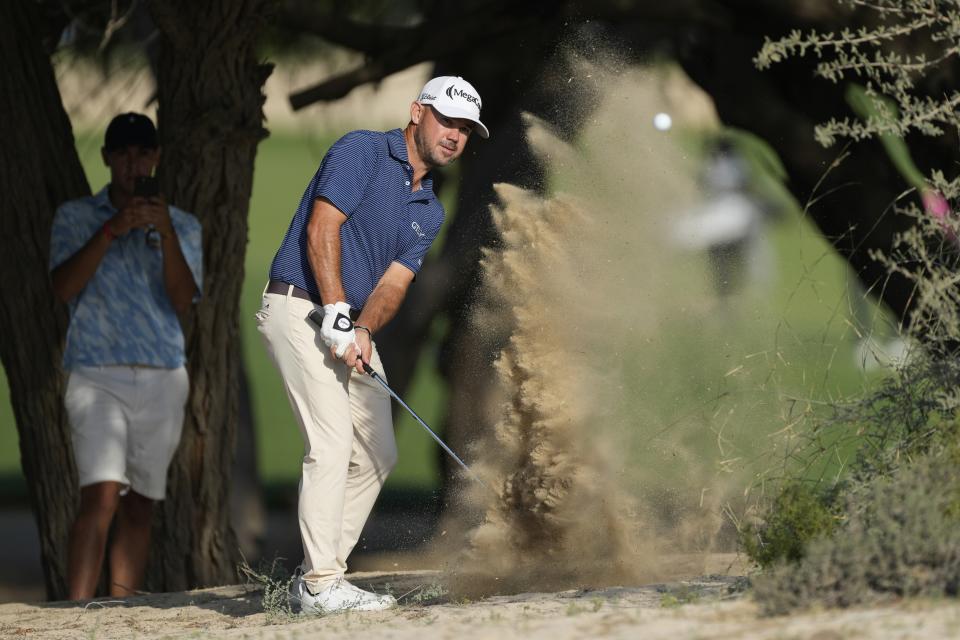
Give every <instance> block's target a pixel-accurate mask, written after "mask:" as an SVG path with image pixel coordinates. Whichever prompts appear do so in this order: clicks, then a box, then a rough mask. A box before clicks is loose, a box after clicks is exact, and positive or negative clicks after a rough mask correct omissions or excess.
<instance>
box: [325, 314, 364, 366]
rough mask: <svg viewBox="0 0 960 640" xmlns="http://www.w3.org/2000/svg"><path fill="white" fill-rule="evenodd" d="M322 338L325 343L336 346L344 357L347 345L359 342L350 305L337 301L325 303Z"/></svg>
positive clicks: (336, 350) (335, 350)
mask: <svg viewBox="0 0 960 640" xmlns="http://www.w3.org/2000/svg"><path fill="white" fill-rule="evenodd" d="M320 339H321V340H323V344H325V345H327V346H328V347H333V348H334V353H336V354H337V357H338V358H342V357H343V354H344V353H346V351H347V347H349V346H350V345H352V344H356V342H357V334H356V333H354V331H353V321H352V320H351V319H350V305H349V304H347V303H346V302H335V303H333V304H325V305H323V324H322V325H320Z"/></svg>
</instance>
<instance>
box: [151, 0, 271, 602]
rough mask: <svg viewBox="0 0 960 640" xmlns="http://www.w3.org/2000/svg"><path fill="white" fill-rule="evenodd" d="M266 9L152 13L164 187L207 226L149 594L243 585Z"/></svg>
mask: <svg viewBox="0 0 960 640" xmlns="http://www.w3.org/2000/svg"><path fill="white" fill-rule="evenodd" d="M270 4H271V2H270V0H211V1H209V2H199V3H198V2H192V1H190V0H176V1H171V2H153V3H151V5H150V7H151V13H152V15H153V19H154V21H155V22H156V24H157V26H158V28H159V30H160V37H161V45H160V47H161V53H160V59H159V65H158V78H157V85H158V100H159V111H158V113H159V115H158V120H159V123H158V124H159V132H160V141H161V146H162V160H161V165H160V170H159V173H160V181H161V185H162V188H163V192H164V193H165V194H167V197H168V198H169V199H170V200H171V202H173V203H174V204H176V205H177V206H179V207H181V208H183V209H185V210H187V211H190V212H192V213H193V214H195V215H196V216H197V217H198V219H199V220H200V222H201V223H202V224H203V250H204V282H203V298H202V300H201V302H200V303H199V304H198V305H197V306H196V307H195V309H194V311H193V313H192V315H191V317H190V319H189V320H188V322H187V323H186V324H187V326H186V339H187V357H188V362H189V364H188V370H189V372H190V381H191V393H190V399H189V401H188V404H187V414H186V420H185V423H184V430H183V436H182V439H181V443H180V448H179V449H178V451H177V455H176V457H175V459H174V462H173V464H172V466H171V469H170V476H169V480H170V486H169V490H168V498H167V500H165V501H164V503H163V506H162V510H161V512H160V514H159V517H158V520H157V522H156V523H155V528H154V536H155V537H154V541H155V542H154V545H153V556H152V559H151V566H150V570H149V571H148V588H150V589H153V590H163V591H172V590H181V589H187V588H194V587H202V586H207V585H213V584H223V583H226V582H230V581H231V580H235V579H236V564H237V562H238V560H239V557H240V556H239V550H238V545H237V540H236V536H235V535H234V532H233V530H232V528H231V527H230V509H229V505H230V501H229V497H228V496H229V486H230V469H231V461H232V455H233V449H234V441H235V436H236V424H237V420H238V384H239V382H238V381H239V375H240V362H239V359H240V349H241V345H240V338H239V321H238V313H239V301H240V288H241V284H242V282H243V261H244V254H245V250H246V245H247V229H248V226H247V213H248V210H249V202H250V193H251V189H252V185H253V166H254V158H255V155H256V151H257V144H258V143H259V142H260V140H262V139H263V138H264V137H266V135H267V132H266V130H265V129H264V128H263V103H264V100H265V97H264V95H263V91H262V88H263V83H264V82H265V81H266V79H267V77H268V75H269V74H270V70H271V68H270V67H269V66H268V65H264V64H261V63H260V62H259V61H258V57H257V54H256V51H255V45H256V43H257V38H258V36H259V34H260V32H261V27H262V26H263V25H264V23H265V21H266V18H267V15H268V9H269V7H270Z"/></svg>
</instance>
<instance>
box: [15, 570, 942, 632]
mask: <svg viewBox="0 0 960 640" xmlns="http://www.w3.org/2000/svg"><path fill="white" fill-rule="evenodd" d="M351 578H352V579H353V581H354V582H355V583H356V584H358V585H361V586H364V587H365V588H372V589H375V590H377V591H380V592H382V591H390V592H392V593H394V594H395V595H396V596H398V598H399V599H400V602H401V606H400V607H398V608H397V609H395V610H392V611H387V612H378V613H350V614H340V615H334V616H328V617H325V618H315V617H313V618H302V617H292V618H290V617H277V616H268V615H267V614H266V613H265V612H264V611H263V608H262V606H261V603H260V596H261V592H260V590H259V589H258V588H255V587H250V586H228V587H219V588H215V589H204V590H198V591H191V592H184V593H169V594H155V595H144V596H138V597H134V598H129V599H126V600H122V601H120V600H109V599H100V600H95V601H93V602H90V603H86V606H81V605H78V604H76V603H62V602H58V603H41V604H22V603H12V604H5V605H0V637H2V638H58V639H60V638H62V639H67V638H85V639H97V640H105V639H111V638H180V637H188V638H258V639H259V638H263V639H269V638H305V637H310V638H322V637H334V636H335V637H337V638H344V639H348V638H369V637H372V636H374V637H378V638H416V639H417V640H420V639H422V638H425V637H429V638H467V637H469V638H497V639H498V640H503V639H504V638H519V637H522V638H524V639H526V640H530V639H533V638H549V640H560V639H562V638H588V637H599V638H645V639H659V638H663V639H669V640H677V639H679V638H770V639H775V638H776V639H786V638H791V639H792V638H796V639H801V638H803V639H806V638H809V639H811V640H814V639H815V640H834V639H837V640H839V639H841V638H947V637H957V635H958V633H960V605H958V604H956V603H954V602H947V601H903V602H898V603H894V604H890V605H887V606H884V607H876V608H870V609H850V610H843V611H829V612H824V611H819V612H808V613H804V614H800V615H794V616H791V617H788V618H762V617H760V616H759V615H758V613H757V608H756V605H755V604H753V603H752V602H751V601H750V599H749V596H748V595H745V594H744V592H743V591H742V590H741V589H740V585H741V584H742V581H741V580H739V579H738V578H737V577H735V576H730V575H716V574H715V575H711V576H706V577H701V578H697V579H693V580H683V581H676V582H670V583H663V584H653V585H647V586H641V587H610V588H605V589H597V590H589V591H563V592H559V593H522V594H517V595H510V596H494V597H489V598H485V599H482V600H478V601H466V600H463V601H453V602H451V601H449V598H445V597H443V596H438V595H437V584H438V574H437V573H436V572H432V571H400V572H392V573H383V572H379V573H372V572H368V573H358V574H353V575H352V576H351ZM374 634H375V635H374Z"/></svg>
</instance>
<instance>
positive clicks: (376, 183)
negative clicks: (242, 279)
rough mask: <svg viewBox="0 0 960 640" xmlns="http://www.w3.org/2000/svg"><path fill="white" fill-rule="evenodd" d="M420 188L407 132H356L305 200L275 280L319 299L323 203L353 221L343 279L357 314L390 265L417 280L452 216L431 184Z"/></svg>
mask: <svg viewBox="0 0 960 640" xmlns="http://www.w3.org/2000/svg"><path fill="white" fill-rule="evenodd" d="M428 175H429V174H428ZM412 181H413V168H412V167H411V166H410V163H409V161H408V156H407V145H406V141H405V140H404V138H403V132H402V131H400V129H394V130H392V131H387V132H385V133H381V132H379V131H351V132H350V133H348V134H347V135H345V136H343V137H342V138H340V139H339V140H337V141H336V142H335V143H334V144H333V146H332V147H330V150H329V151H327V154H326V155H325V156H324V158H323V161H322V162H321V163H320V168H319V169H317V173H316V174H315V175H314V176H313V179H312V180H311V181H310V184H309V185H307V189H306V191H304V192H303V197H302V198H301V199H300V205H299V206H298V207H297V212H296V213H295V214H294V216H293V221H292V222H291V223H290V228H289V229H287V234H286V236H284V238H283V243H282V244H281V245H280V249H279V250H278V251H277V255H276V256H274V258H273V264H272V265H271V267H270V279H271V280H280V281H283V282H288V283H290V284H293V285H296V286H298V287H300V288H301V289H305V290H306V291H309V292H310V293H312V294H314V295H316V296H318V297H319V295H320V290H319V288H318V287H317V282H316V279H315V278H314V277H313V271H312V270H311V268H310V262H309V260H308V258H307V223H308V222H309V221H310V214H311V213H312V212H313V203H314V201H315V200H316V199H317V198H319V197H321V196H323V197H324V198H326V199H328V200H329V201H330V202H332V203H333V204H334V205H335V206H336V207H337V209H339V210H340V211H342V212H343V213H344V214H345V215H346V216H347V219H346V221H345V222H344V223H343V226H342V227H340V271H341V280H342V282H343V288H344V290H345V291H346V295H347V303H348V304H349V305H350V306H351V307H352V308H354V309H359V308H361V307H363V305H364V303H365V302H366V301H367V298H368V297H369V296H370V293H371V292H372V291H373V288H374V287H375V286H376V285H377V282H379V281H380V278H381V277H382V276H383V274H384V273H386V271H387V267H389V266H390V263H392V262H399V263H400V264H402V265H403V266H405V267H407V268H408V269H410V270H411V271H412V272H413V273H415V274H416V273H417V272H418V271H419V270H420V266H421V265H422V264H423V257H424V256H425V255H426V253H427V250H428V249H429V248H430V244H431V243H432V242H433V239H434V238H436V237H437V233H438V232H439V231H440V225H441V224H442V223H443V217H444V211H443V205H441V204H440V201H439V200H437V198H436V196H435V195H434V193H433V181H432V180H431V179H429V178H424V179H423V180H422V181H421V189H420V190H419V191H414V192H411V191H410V188H411V187H410V185H411V183H412Z"/></svg>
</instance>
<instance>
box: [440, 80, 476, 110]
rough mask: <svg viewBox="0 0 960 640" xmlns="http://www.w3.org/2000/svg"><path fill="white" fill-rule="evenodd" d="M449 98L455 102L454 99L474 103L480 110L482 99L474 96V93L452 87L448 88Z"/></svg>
mask: <svg viewBox="0 0 960 640" xmlns="http://www.w3.org/2000/svg"><path fill="white" fill-rule="evenodd" d="M446 93H447V97H448V98H450V99H451V100H453V99H454V98H463V99H464V100H466V101H467V102H472V103H473V104H475V105H477V109H480V98H478V97H477V96H475V95H473V94H472V93H467V92H466V91H463V90H462V89H457V87H456V85H450V86H449V87H447V92H446Z"/></svg>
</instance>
